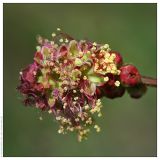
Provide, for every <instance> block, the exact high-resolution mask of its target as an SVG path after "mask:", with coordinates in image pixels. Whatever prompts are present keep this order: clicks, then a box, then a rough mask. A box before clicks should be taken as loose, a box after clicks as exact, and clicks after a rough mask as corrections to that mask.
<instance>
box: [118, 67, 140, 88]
mask: <svg viewBox="0 0 160 160" xmlns="http://www.w3.org/2000/svg"><path fill="white" fill-rule="evenodd" d="M120 71H121V73H120V80H121V83H122V84H123V85H125V86H135V85H137V84H138V83H140V82H141V75H140V74H139V72H138V70H137V68H136V67H135V66H133V65H131V64H130V65H125V66H122V67H121V68H120Z"/></svg>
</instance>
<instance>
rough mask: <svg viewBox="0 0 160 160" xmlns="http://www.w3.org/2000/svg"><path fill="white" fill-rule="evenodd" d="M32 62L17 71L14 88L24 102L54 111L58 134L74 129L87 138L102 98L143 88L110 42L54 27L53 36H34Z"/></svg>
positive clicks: (138, 94) (137, 94) (134, 94)
mask: <svg viewBox="0 0 160 160" xmlns="http://www.w3.org/2000/svg"><path fill="white" fill-rule="evenodd" d="M37 40H38V44H39V45H38V46H37V47H36V49H37V51H36V53H35V55H34V62H33V63H32V64H30V65H29V66H27V67H26V68H25V69H23V70H22V71H21V72H20V85H19V86H18V90H19V91H20V92H21V93H22V94H23V96H24V97H25V98H24V104H25V105H29V106H35V107H36V108H39V109H41V110H42V111H47V112H48V113H49V114H53V115H54V116H55V119H56V120H57V121H58V122H59V129H58V133H61V134H66V133H67V132H68V131H70V132H73V131H75V132H77V133H78V140H79V141H81V140H82V139H87V135H88V133H89V132H90V129H91V128H92V127H93V128H94V129H95V130H96V131H97V132H100V130H101V129H100V127H99V125H97V124H96V122H95V118H96V116H97V117H101V116H102V113H101V108H102V103H101V97H103V96H106V97H108V98H115V97H121V96H122V95H123V94H124V92H125V90H127V91H128V93H129V94H130V95H131V97H133V98H139V97H141V96H142V94H143V93H144V92H145V91H146V87H145V86H144V85H143V84H142V83H141V76H140V74H139V72H138V70H137V69H136V67H135V66H133V65H124V64H123V60H122V57H121V55H120V53H118V52H116V51H112V50H111V49H110V47H109V45H108V44H98V43H96V42H90V41H87V40H80V41H77V40H74V39H73V38H72V37H71V36H69V35H68V34H65V33H62V32H61V30H60V29H59V28H57V33H52V40H51V41H49V40H48V39H44V38H42V37H41V36H38V38H37Z"/></svg>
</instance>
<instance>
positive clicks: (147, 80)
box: [141, 76, 157, 87]
mask: <svg viewBox="0 0 160 160" xmlns="http://www.w3.org/2000/svg"><path fill="white" fill-rule="evenodd" d="M141 80H142V83H143V84H146V85H147V86H151V87H157V79H156V78H152V77H146V76H142V78H141Z"/></svg>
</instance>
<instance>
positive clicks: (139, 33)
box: [3, 4, 157, 156]
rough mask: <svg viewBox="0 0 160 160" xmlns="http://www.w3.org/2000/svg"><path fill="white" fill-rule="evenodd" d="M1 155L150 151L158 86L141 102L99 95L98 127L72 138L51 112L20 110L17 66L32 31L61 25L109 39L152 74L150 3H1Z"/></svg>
mask: <svg viewBox="0 0 160 160" xmlns="http://www.w3.org/2000/svg"><path fill="white" fill-rule="evenodd" d="M3 9H4V15H3V16H4V28H3V29H4V56H3V57H4V110H3V114H4V128H3V129H4V149H3V150H4V156H156V154H157V106H156V105H157V104H156V101H157V90H156V88H149V89H148V92H147V93H146V95H144V96H143V97H142V98H141V99H139V100H135V99H131V98H130V97H129V95H128V94H127V93H126V94H125V95H124V96H123V97H122V98H118V99H115V100H110V99H107V98H104V99H103V104H104V107H103V110H102V111H103V118H101V120H99V121H98V123H99V124H100V126H101V127H102V132H101V133H99V134H97V133H95V132H91V134H90V136H89V139H88V140H87V141H83V142H81V143H79V142H77V139H76V135H74V134H73V135H72V134H68V135H59V134H58V133H57V128H58V125H57V123H56V122H55V120H53V117H52V116H50V115H49V116H48V114H47V113H46V114H43V115H42V117H43V121H40V120H39V116H41V113H40V112H38V111H37V110H36V109H34V108H30V107H24V106H23V104H22V103H21V96H20V94H19V93H17V91H16V86H17V85H18V77H19V71H20V70H21V69H22V68H23V67H25V66H26V65H28V64H29V63H32V62H33V54H34V52H35V46H36V39H35V37H36V35H37V34H40V35H42V36H44V37H47V38H51V33H52V32H53V31H56V28H57V27H60V28H61V29H62V30H63V31H64V32H67V33H69V34H70V35H72V36H73V37H75V38H77V39H83V38H88V39H90V40H92V41H96V42H99V43H108V44H110V47H111V49H113V50H118V51H119V52H120V53H121V54H122V56H123V57H124V61H125V62H129V63H133V64H135V65H136V66H137V67H138V69H139V70H140V72H141V73H142V74H143V75H147V76H153V77H156V73H157V70H156V69H157V68H156V66H157V59H156V56H157V55H156V53H157V50H156V48H157V38H156V36H157V28H156V27H157V22H156V20H157V15H156V14H157V13H156V12H157V6H156V4H4V5H3Z"/></svg>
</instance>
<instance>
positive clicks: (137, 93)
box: [127, 83, 147, 98]
mask: <svg viewBox="0 0 160 160" xmlns="http://www.w3.org/2000/svg"><path fill="white" fill-rule="evenodd" d="M146 91H147V87H146V85H145V84H142V83H140V84H138V85H136V86H134V87H128V88H127V92H128V93H129V95H130V96H131V97H132V98H140V97H142V96H143V95H144V94H145V92H146Z"/></svg>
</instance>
